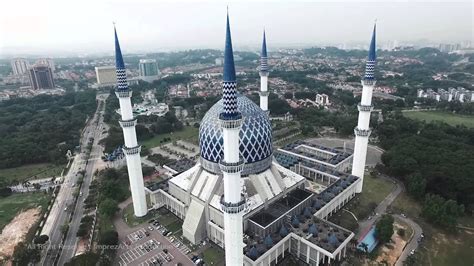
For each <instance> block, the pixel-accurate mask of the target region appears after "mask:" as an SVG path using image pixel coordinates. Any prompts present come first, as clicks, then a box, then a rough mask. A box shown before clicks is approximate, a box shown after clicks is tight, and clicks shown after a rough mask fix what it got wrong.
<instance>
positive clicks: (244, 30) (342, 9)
mask: <svg viewBox="0 0 474 266" xmlns="http://www.w3.org/2000/svg"><path fill="white" fill-rule="evenodd" d="M87 2H88V1H86V2H85V3H82V2H81V5H79V4H70V3H68V4H67V5H66V4H64V3H61V2H57V1H46V2H45V3H42V4H41V5H40V4H37V3H36V2H30V1H23V2H19V3H17V2H15V3H13V2H11V3H8V4H7V8H5V9H4V11H3V14H1V16H0V17H1V18H0V22H1V23H0V25H10V26H9V27H5V26H4V27H1V28H0V39H1V41H0V54H3V55H4V56H17V55H18V56H19V55H25V54H40V53H42V54H46V55H51V56H54V55H67V54H81V53H86V52H88V53H89V54H90V53H91V52H90V51H94V53H108V54H111V50H112V49H111V47H110V44H109V43H108V39H109V38H110V28H111V27H112V22H113V21H114V22H116V23H117V25H118V26H119V29H120V34H121V35H122V36H123V37H122V38H123V41H122V42H123V43H124V44H126V47H127V50H124V53H135V52H151V51H170V50H173V51H174V50H183V49H198V48H212V49H222V40H221V35H222V34H221V31H222V26H221V25H220V23H219V22H220V21H221V20H222V15H221V14H222V11H223V10H225V8H226V4H227V3H217V2H199V3H191V2H187V1H179V2H177V3H171V2H167V1H165V2H160V3H152V2H150V1H141V2H138V3H131V2H128V1H121V4H120V5H114V4H113V3H111V2H109V1H100V2H98V3H94V4H93V5H92V6H91V5H87ZM25 3H28V5H31V6H32V7H34V8H28V10H22V11H21V12H12V10H16V9H19V8H21V5H24V4H25ZM91 3H92V2H91ZM228 4H229V12H230V14H231V15H232V16H233V17H234V19H235V24H236V27H235V29H234V32H235V33H234V35H235V36H236V38H237V40H238V41H236V43H235V49H236V50H250V49H257V48H258V47H259V43H260V40H261V37H260V36H261V34H262V31H263V28H264V27H265V28H266V30H267V34H268V36H267V38H268V39H269V41H271V42H272V46H273V48H276V47H285V46H298V45H301V46H317V45H328V44H354V43H360V44H364V43H365V39H364V37H365V36H367V35H368V34H370V28H371V25H372V24H373V22H374V20H375V19H377V21H378V24H379V26H380V27H381V28H383V29H384V30H383V34H381V35H380V36H379V37H380V38H379V39H380V43H385V42H388V41H395V40H396V41H399V42H401V43H414V42H420V41H423V42H425V43H428V42H433V43H455V42H463V41H471V42H472V39H473V38H472V36H473V35H472V34H473V32H472V26H471V25H472V20H473V18H472V12H470V11H471V10H472V2H458V3H447V2H446V3H443V2H414V3H405V2H386V1H382V2H373V3H355V2H353V1H346V2H335V3H329V2H312V3H307V2H298V3H292V4H286V3H282V2H280V1H274V2H258V3H255V4H253V3H252V4H250V3H249V2H247V1H243V2H239V3H238V2H230V3H228ZM91 7H92V8H91ZM72 9H74V10H75V12H69V11H70V10H72ZM196 10H199V13H197V12H195V11H196ZM120 14H127V16H120ZM367 14H373V15H367ZM33 23H34V24H33ZM31 25H35V27H31ZM270 50H271V49H270Z"/></svg>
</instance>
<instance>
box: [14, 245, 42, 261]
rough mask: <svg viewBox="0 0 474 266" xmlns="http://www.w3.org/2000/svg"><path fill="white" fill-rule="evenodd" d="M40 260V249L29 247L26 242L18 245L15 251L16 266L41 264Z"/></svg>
mask: <svg viewBox="0 0 474 266" xmlns="http://www.w3.org/2000/svg"><path fill="white" fill-rule="evenodd" d="M40 259H41V255H40V251H39V249H37V248H36V247H35V246H34V245H33V246H28V245H26V244H25V243H24V242H20V243H18V244H17V245H16V247H15V249H14V251H13V264H14V265H28V264H29V263H36V262H39V261H40Z"/></svg>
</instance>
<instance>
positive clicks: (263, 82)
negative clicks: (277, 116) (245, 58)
mask: <svg viewBox="0 0 474 266" xmlns="http://www.w3.org/2000/svg"><path fill="white" fill-rule="evenodd" d="M260 108H261V109H262V110H263V111H265V112H267V113H268V112H269V111H268V57H267V40H266V37H265V30H264V31H263V42H262V53H261V54H260Z"/></svg>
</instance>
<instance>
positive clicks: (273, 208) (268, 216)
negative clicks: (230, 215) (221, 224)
mask: <svg viewBox="0 0 474 266" xmlns="http://www.w3.org/2000/svg"><path fill="white" fill-rule="evenodd" d="M311 196H313V194H312V193H311V192H309V191H306V190H302V189H299V188H297V189H295V190H293V191H291V192H290V193H288V194H287V195H286V197H282V198H280V199H278V200H277V201H275V202H273V203H271V204H270V205H269V206H268V208H267V209H265V210H263V211H261V212H259V213H257V214H255V215H253V216H252V217H250V220H252V221H254V222H255V223H257V224H259V225H260V226H262V227H266V226H267V225H269V224H270V223H272V222H273V221H275V220H277V219H278V218H280V217H281V216H282V215H283V214H285V213H286V212H287V211H289V210H291V209H292V208H293V207H295V206H296V205H298V204H299V203H301V202H302V201H303V200H305V199H307V198H309V197H311Z"/></svg>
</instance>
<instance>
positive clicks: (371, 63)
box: [364, 24, 377, 80]
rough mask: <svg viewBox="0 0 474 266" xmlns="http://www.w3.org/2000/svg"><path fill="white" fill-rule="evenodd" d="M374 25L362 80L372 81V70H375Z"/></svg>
mask: <svg viewBox="0 0 474 266" xmlns="http://www.w3.org/2000/svg"><path fill="white" fill-rule="evenodd" d="M376 26H377V25H376V24H374V31H373V32H372V40H371V41H370V47H369V56H368V57H367V63H366V64H365V76H364V79H368V80H371V79H374V78H375V76H374V70H375V63H376V59H377V55H376V48H375V30H376Z"/></svg>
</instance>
